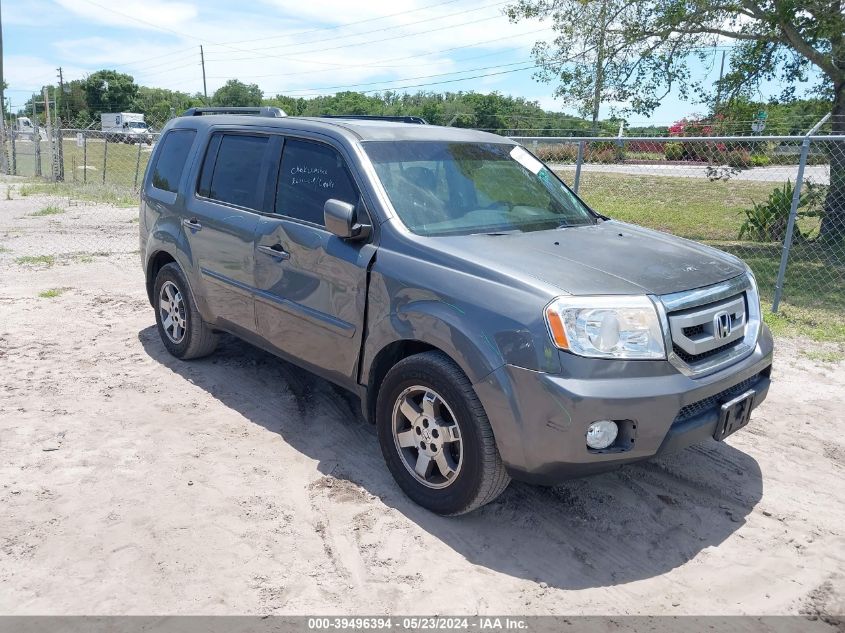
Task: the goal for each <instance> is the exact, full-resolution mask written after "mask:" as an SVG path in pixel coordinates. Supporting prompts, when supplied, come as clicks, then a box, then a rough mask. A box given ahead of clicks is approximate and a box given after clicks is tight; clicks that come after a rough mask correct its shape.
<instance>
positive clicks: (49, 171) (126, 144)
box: [7, 120, 166, 190]
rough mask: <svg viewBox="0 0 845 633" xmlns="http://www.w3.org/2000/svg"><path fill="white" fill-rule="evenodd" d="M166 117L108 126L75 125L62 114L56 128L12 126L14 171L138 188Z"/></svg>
mask: <svg viewBox="0 0 845 633" xmlns="http://www.w3.org/2000/svg"><path fill="white" fill-rule="evenodd" d="M165 123H166V121H161V122H158V121H148V122H146V124H145V126H144V127H129V126H126V127H124V128H122V129H111V130H107V131H104V130H103V129H101V124H100V122H99V121H92V122H91V123H90V124H89V125H88V126H86V127H77V128H71V127H63V126H62V125H61V120H59V122H58V126H56V127H55V128H53V127H51V128H44V127H41V128H38V127H36V128H35V129H34V130H33V131H25V132H21V131H16V130H14V129H12V130H11V131H10V133H9V141H8V143H7V152H10V160H9V168H10V173H11V174H13V175H16V176H33V177H39V176H40V177H44V178H46V179H49V180H52V181H54V182H66V183H79V184H82V185H88V184H91V185H97V184H98V185H101V186H110V187H115V188H118V189H128V190H137V189H138V185H139V183H140V182H141V180H142V179H143V176H144V170H145V169H146V166H147V161H148V160H149V157H150V153H151V152H152V148H153V145H154V144H155V143H156V141H157V140H158V137H159V132H158V130H160V129H161V127H163V126H164V124H165ZM39 138H40V140H38V139H39Z"/></svg>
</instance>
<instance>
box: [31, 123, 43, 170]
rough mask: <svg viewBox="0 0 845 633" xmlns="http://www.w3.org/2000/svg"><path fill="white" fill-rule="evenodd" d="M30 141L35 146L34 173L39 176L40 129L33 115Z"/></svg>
mask: <svg viewBox="0 0 845 633" xmlns="http://www.w3.org/2000/svg"><path fill="white" fill-rule="evenodd" d="M32 143H33V146H34V148H35V175H36V176H41V130H40V129H38V119H37V118H35V117H33V120H32Z"/></svg>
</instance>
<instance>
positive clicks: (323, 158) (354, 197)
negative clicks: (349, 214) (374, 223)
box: [276, 139, 358, 226]
mask: <svg viewBox="0 0 845 633" xmlns="http://www.w3.org/2000/svg"><path fill="white" fill-rule="evenodd" d="M329 198H334V199H336V200H342V201H343V202H349V203H350V204H357V203H358V189H357V187H356V186H355V183H354V182H353V180H352V177H351V176H350V175H349V172H348V171H347V169H346V165H345V163H344V161H343V158H342V157H341V155H340V154H338V153H337V151H335V150H334V149H333V148H331V147H329V146H328V145H323V144H321V143H309V142H307V141H299V140H296V139H289V140H287V141H285V148H284V152H283V153H282V165H281V169H280V173H279V186H278V190H277V191H276V213H278V214H280V215H286V216H288V217H291V218H296V219H299V220H305V221H306V222H313V223H314V224H319V225H321V226H322V225H323V224H324V221H323V205H324V204H325V202H326V200H328V199H329Z"/></svg>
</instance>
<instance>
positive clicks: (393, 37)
mask: <svg viewBox="0 0 845 633" xmlns="http://www.w3.org/2000/svg"><path fill="white" fill-rule="evenodd" d="M34 1H36V2H38V1H40V0H34ZM55 2H57V3H58V4H59V5H61V6H62V7H63V8H64V9H66V10H67V11H68V12H70V13H72V14H73V16H76V17H75V18H70V19H68V24H67V28H65V29H64V31H63V33H65V34H66V35H65V39H61V38H56V39H53V44H52V54H47V55H43V56H44V57H45V58H47V59H50V58H53V59H55V61H49V62H48V61H46V60H44V59H40V58H39V57H35V56H33V57H30V58H29V64H30V66H31V70H33V72H35V71H36V70H37V72H38V73H39V74H45V77H46V79H47V80H49V75H47V74H46V73H47V71H46V69H47V68H48V67H55V66H58V65H59V64H61V65H62V66H64V67H65V68H68V67H71V66H72V67H73V68H74V72H73V73H71V72H66V76H67V77H68V78H76V77H81V76H83V75H84V74H86V73H90V72H93V71H95V70H98V69H100V68H115V69H116V70H119V71H122V72H127V73H129V74H131V75H133V76H134V77H135V79H136V81H137V82H138V83H141V84H143V85H149V86H160V87H164V88H170V89H178V90H183V91H185V92H198V91H201V90H202V72H201V67H200V59H199V44H200V43H204V48H205V55H206V70H207V75H208V91H209V94H211V93H212V92H214V90H216V89H217V88H218V87H220V86H221V85H222V84H223V83H225V81H226V79H228V78H238V79H240V80H242V81H245V82H248V83H257V84H259V86H260V87H261V88H262V90H264V92H265V94H267V95H268V96H271V95H274V94H276V93H278V92H282V93H296V94H300V95H305V94H313V93H314V91H315V89H316V92H317V93H320V94H324V93H325V94H329V93H330V92H333V90H332V91H329V90H325V89H324V87H328V86H346V85H350V84H364V83H371V82H378V83H374V84H373V85H371V86H360V87H359V88H350V89H360V90H370V89H376V88H391V87H398V86H402V85H406V84H418V83H434V82H437V81H445V80H450V79H453V78H454V79H457V78H459V77H461V76H472V75H474V74H484V73H485V72H495V70H496V69H490V70H487V71H479V72H478V73H476V72H470V73H466V75H455V76H454V77H453V76H444V77H432V78H430V79H411V78H413V77H420V76H426V75H439V74H443V73H450V72H455V71H457V70H463V69H472V68H478V67H487V66H494V65H496V64H504V63H511V62H514V61H519V60H522V59H524V60H526V61H529V60H530V57H531V56H530V49H531V46H532V45H533V44H534V42H535V40H536V39H537V38H538V37H539V36H540V35H541V34H540V33H537V31H539V30H541V29H542V28H543V26H545V25H542V24H538V23H537V22H522V23H520V24H516V25H515V24H510V23H509V22H508V20H507V19H506V18H505V17H504V16H502V15H501V9H502V7H503V6H504V5H501V6H491V4H490V2H489V0H488V1H487V2H485V3H481V2H475V3H466V2H465V1H460V2H457V1H456V2H452V3H448V4H442V5H441V6H436V7H430V6H429V5H431V0H373V1H372V2H369V1H368V2H366V3H356V2H349V1H348V0H326V1H325V2H323V1H321V2H319V3H303V2H301V1H300V0H297V1H296V2H294V1H291V0H263V1H262V3H259V4H257V5H252V6H250V7H244V8H243V10H240V9H236V8H234V7H233V6H232V5H231V4H230V3H225V5H223V6H220V4H215V3H214V2H213V1H209V2H203V3H198V4H193V3H191V2H165V1H163V0H152V1H146V0H145V1H141V0H124V1H123V2H121V3H120V4H118V5H113V4H106V2H107V0H97V1H96V2H94V0H91V1H88V0H55ZM99 4H102V6H104V7H105V6H108V7H113V10H112V11H108V10H105V9H102V8H100V7H98V6H96V5H99ZM415 9H420V10H417V11H415ZM468 9H478V10H477V11H475V10H473V11H471V12H468V13H461V12H465V11H467V10H468ZM455 13H458V15H451V14H455ZM120 14H127V15H134V16H137V18H138V20H143V21H144V22H140V21H134V22H133V21H132V20H131V19H130V18H126V17H124V16H123V15H120ZM394 14H398V15H394ZM386 15H390V16H391V17H383V16H386ZM370 18H379V19H377V20H372V21H368V22H366V23H363V24H354V25H351V26H343V25H344V24H346V23H348V22H358V21H361V20H368V19H370ZM82 20H84V23H90V22H93V23H96V24H99V25H101V26H100V27H99V28H98V30H97V31H96V32H92V29H91V28H90V27H89V28H85V27H82V28H79V29H76V30H75V29H74V21H76V22H77V23H79V22H81V21H82ZM84 23H83V24H84ZM147 23H152V24H159V25H161V27H162V28H166V29H170V30H171V31H161V30H159V31H156V29H155V28H154V27H153V26H150V24H147ZM80 26H82V25H81V24H80ZM118 27H119V28H118ZM326 27H332V28H326ZM334 27H337V28H334ZM133 29H134V30H135V32H134V33H133V32H132V30H133ZM304 31H308V32H307V33H304ZM73 33H76V36H73V35H67V34H73ZM176 33H179V35H177V34H176ZM445 49H450V50H445ZM451 49H454V50H451ZM37 55H42V53H41V51H40V49H39V52H38V53H37ZM36 61H38V63H36ZM76 73H78V74H76ZM528 73H529V71H526V74H528ZM512 76H513V75H502V76H500V77H489V78H480V79H477V80H469V81H468V82H467V83H456V84H448V83H447V84H442V85H434V86H432V88H431V89H433V90H439V89H443V90H447V89H448V90H457V89H464V90H467V89H471V88H475V89H482V90H485V89H494V88H495V87H496V86H499V85H503V83H505V84H506V82H507V79H508V78H509V77H512ZM400 80H401V81H400ZM39 81H40V79H39ZM391 82H392V83H391ZM35 83H37V82H35ZM39 85H40V84H39Z"/></svg>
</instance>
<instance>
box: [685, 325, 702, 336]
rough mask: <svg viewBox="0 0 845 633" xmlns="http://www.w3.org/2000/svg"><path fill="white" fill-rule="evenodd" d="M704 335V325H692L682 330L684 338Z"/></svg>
mask: <svg viewBox="0 0 845 633" xmlns="http://www.w3.org/2000/svg"><path fill="white" fill-rule="evenodd" d="M703 333H704V325H703V324H701V323H699V324H698V325H693V326H692V327H685V328H684V336H690V337H692V336H695V335H696V334H703Z"/></svg>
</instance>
